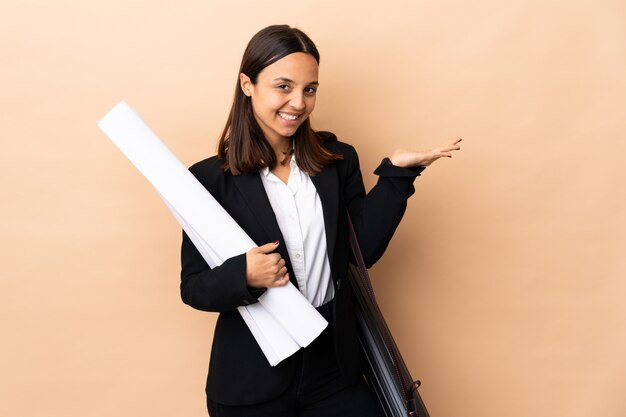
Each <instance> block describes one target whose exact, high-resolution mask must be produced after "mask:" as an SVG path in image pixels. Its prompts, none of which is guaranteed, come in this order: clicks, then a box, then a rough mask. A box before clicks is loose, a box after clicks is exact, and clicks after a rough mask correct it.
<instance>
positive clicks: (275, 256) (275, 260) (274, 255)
mask: <svg viewBox="0 0 626 417" xmlns="http://www.w3.org/2000/svg"><path fill="white" fill-rule="evenodd" d="M267 258H268V259H269V260H270V261H271V264H272V265H278V263H279V262H280V261H281V260H282V259H283V258H282V257H281V256H280V253H268V254H267Z"/></svg>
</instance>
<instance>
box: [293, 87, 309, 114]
mask: <svg viewBox="0 0 626 417" xmlns="http://www.w3.org/2000/svg"><path fill="white" fill-rule="evenodd" d="M289 104H291V107H293V109H294V110H298V111H301V110H304V108H305V107H306V104H305V102H304V93H303V92H302V91H299V92H298V91H294V93H293V94H292V95H291V98H290V100H289Z"/></svg>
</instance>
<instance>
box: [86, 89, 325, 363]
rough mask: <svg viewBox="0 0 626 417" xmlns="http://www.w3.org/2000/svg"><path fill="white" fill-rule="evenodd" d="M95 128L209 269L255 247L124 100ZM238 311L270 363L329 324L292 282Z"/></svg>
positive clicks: (276, 361)
mask: <svg viewBox="0 0 626 417" xmlns="http://www.w3.org/2000/svg"><path fill="white" fill-rule="evenodd" d="M98 127H100V129H102V131H103V132H104V133H105V134H106V135H107V136H108V137H109V138H110V139H111V141H113V143H114V144H115V145H116V146H117V147H118V148H119V149H120V150H121V151H122V153H123V154H124V155H126V157H127V158H128V159H130V161H131V162H132V163H133V165H135V167H137V169H138V170H139V171H140V172H141V173H142V174H143V175H144V176H145V177H146V179H147V180H148V181H149V182H150V183H151V184H152V185H153V186H154V188H156V190H157V192H158V193H159V195H160V196H161V198H162V199H163V200H164V202H165V204H166V205H167V207H168V208H169V209H170V211H171V212H172V214H173V215H174V217H175V218H176V220H178V222H179V223H180V224H181V226H182V227H183V229H184V230H185V232H186V233H187V235H188V236H189V238H190V239H191V241H192V242H193V244H194V245H195V246H196V248H197V249H198V251H199V252H200V254H201V255H202V257H203V258H204V259H205V261H206V262H207V264H208V265H209V266H210V267H211V268H215V267H216V266H218V265H221V264H222V263H223V262H224V261H225V260H227V259H228V258H230V257H232V256H235V255H240V254H242V253H244V252H247V251H248V250H250V249H252V248H253V247H256V246H257V245H256V244H255V243H254V241H253V240H252V239H250V237H249V236H248V235H247V234H246V233H245V232H244V231H243V229H241V227H239V225H238V224H237V223H236V222H235V221H234V220H233V219H232V217H230V215H229V214H228V212H226V210H224V208H223V207H222V206H220V204H219V203H218V202H217V201H216V200H215V198H213V196H212V195H211V194H210V193H209V192H208V191H207V190H206V188H204V186H203V185H202V184H201V183H200V182H199V181H198V180H197V179H196V178H195V177H194V176H193V174H191V172H189V170H188V169H187V167H185V166H184V165H183V164H182V163H181V162H180V161H179V160H178V159H177V158H176V156H175V155H174V154H173V153H172V152H171V151H170V150H169V149H168V148H167V146H165V144H164V143H163V142H161V140H160V139H159V138H158V137H157V136H156V134H155V133H154V132H153V131H152V130H151V129H150V128H149V127H148V125H147V124H146V123H145V122H144V121H143V120H142V119H141V117H140V116H139V114H137V112H135V111H134V110H133V109H132V108H131V107H130V106H129V105H128V104H126V102H124V101H122V102H120V103H119V104H117V105H116V106H115V107H114V108H113V109H112V110H111V111H109V112H108V113H107V114H106V115H105V116H104V117H103V118H102V119H101V120H100V121H99V122H98ZM209 213H210V215H209ZM238 311H239V313H240V314H241V316H242V317H243V319H244V321H245V322H246V324H247V325H248V328H249V329H250V331H251V332H252V334H253V336H254V338H255V339H256V341H257V343H258V344H259V346H260V347H261V350H263V353H264V354H265V357H266V358H267V360H268V361H269V363H270V365H272V366H275V365H277V364H278V363H280V362H281V361H282V360H283V359H285V358H288V357H289V356H291V355H293V354H294V353H295V352H296V351H297V350H299V349H300V348H301V347H306V346H308V345H309V344H310V343H311V342H312V341H313V340H315V338H316V337H317V336H319V334H320V333H321V332H322V330H324V328H325V327H326V326H327V325H328V322H327V321H326V320H324V318H323V317H322V316H321V315H320V314H319V313H318V312H317V310H315V308H314V307H313V306H312V305H311V303H310V302H309V301H308V300H307V299H306V298H305V297H304V296H303V295H302V293H300V291H298V289H297V288H296V287H295V286H294V285H293V284H291V283H289V284H287V285H286V286H284V287H277V288H269V289H268V290H267V291H266V292H265V293H264V294H263V295H262V296H261V297H259V302H258V303H255V304H251V305H249V306H245V307H244V306H241V307H239V308H238Z"/></svg>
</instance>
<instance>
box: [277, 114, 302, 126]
mask: <svg viewBox="0 0 626 417" xmlns="http://www.w3.org/2000/svg"><path fill="white" fill-rule="evenodd" d="M281 113H282V114H286V115H288V116H296V118H295V119H294V120H287V119H285V118H283V117H282V116H281V115H280V114H281ZM302 114H303V113H290V112H286V111H279V112H276V116H277V117H278V118H279V119H280V120H281V121H282V122H283V123H286V124H288V125H294V124H298V123H300V119H301V117H302Z"/></svg>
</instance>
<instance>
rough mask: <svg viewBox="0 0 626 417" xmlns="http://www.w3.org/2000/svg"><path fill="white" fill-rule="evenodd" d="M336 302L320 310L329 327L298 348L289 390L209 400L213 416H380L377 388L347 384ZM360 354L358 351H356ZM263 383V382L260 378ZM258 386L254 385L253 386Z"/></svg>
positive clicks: (364, 384)
mask: <svg viewBox="0 0 626 417" xmlns="http://www.w3.org/2000/svg"><path fill="white" fill-rule="evenodd" d="M332 303H333V302H332V301H331V302H330V303H327V304H325V305H323V306H321V307H318V309H317V310H318V311H319V312H320V313H321V314H322V316H324V318H326V320H328V322H329V326H328V327H326V329H324V331H323V332H322V334H321V335H320V336H319V337H318V338H317V339H315V341H313V343H311V344H310V345H309V346H307V347H306V348H304V349H301V350H300V351H298V352H297V353H296V354H295V355H296V360H297V361H298V367H297V371H296V373H295V375H294V378H293V380H292V382H291V384H290V385H289V387H288V389H287V390H286V391H285V392H284V393H283V394H282V395H280V396H279V397H278V398H275V399H273V400H270V401H267V402H264V403H261V404H253V405H243V406H229V405H223V404H218V403H215V402H213V401H212V400H210V399H208V400H207V405H208V409H209V415H210V416H211V417H247V416H254V417H334V416H337V417H352V416H354V417H357V416H358V417H380V416H382V414H381V412H380V411H379V405H378V402H377V400H376V398H375V395H374V393H373V391H372V390H371V389H370V387H369V386H368V385H367V384H366V383H365V381H364V380H361V381H360V382H359V383H358V384H356V385H350V386H349V385H347V384H346V383H345V381H344V380H343V378H342V376H341V372H340V371H339V368H338V366H337V360H336V358H335V353H334V340H333V335H332V333H333V332H332V327H333V323H334V318H333V317H332V311H333V308H332V307H333V306H332ZM355 354H358V352H355ZM259 383H260V384H262V383H263V381H259ZM251 389H254V387H251Z"/></svg>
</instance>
